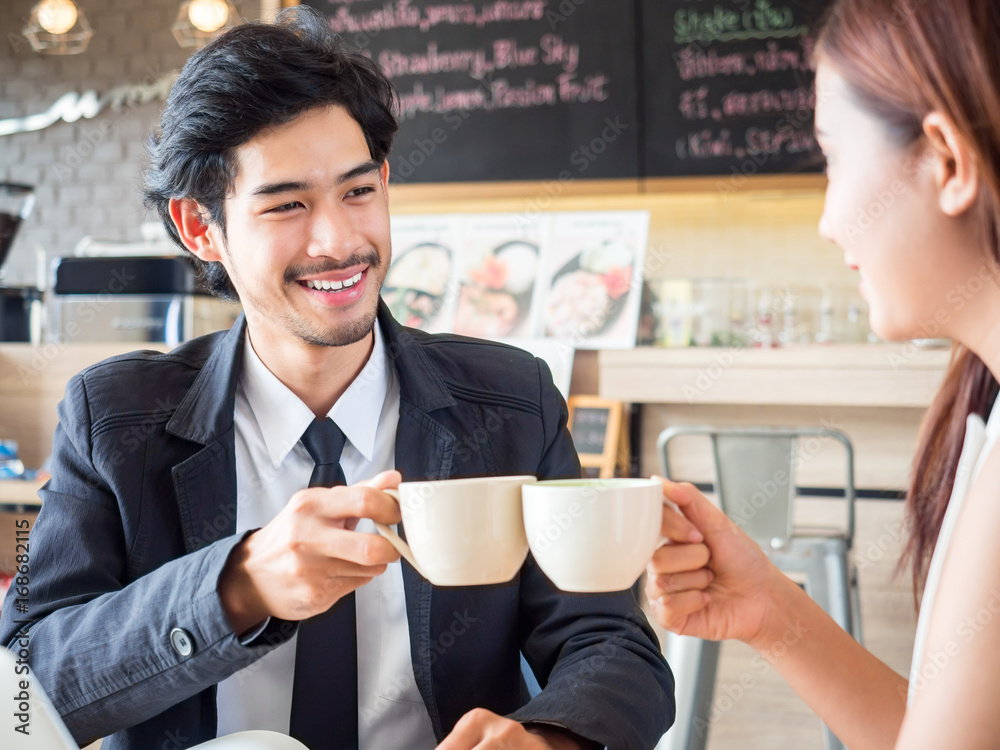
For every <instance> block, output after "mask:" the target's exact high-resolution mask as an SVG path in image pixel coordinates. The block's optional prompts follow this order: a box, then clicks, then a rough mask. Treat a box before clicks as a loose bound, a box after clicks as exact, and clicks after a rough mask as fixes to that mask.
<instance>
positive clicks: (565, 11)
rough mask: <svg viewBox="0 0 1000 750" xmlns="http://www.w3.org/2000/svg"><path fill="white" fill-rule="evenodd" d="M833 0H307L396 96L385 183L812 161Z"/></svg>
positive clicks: (559, 177)
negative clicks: (816, 53)
mask: <svg viewBox="0 0 1000 750" xmlns="http://www.w3.org/2000/svg"><path fill="white" fill-rule="evenodd" d="M830 1H831V0H468V1H466V2H460V1H459V0H453V1H452V2H449V0H430V1H428V0H303V2H304V4H306V5H310V6H312V7H314V8H316V9H318V10H320V11H321V12H323V13H325V14H326V16H327V18H328V19H329V22H330V27H331V28H332V29H333V30H334V31H336V32H337V33H338V34H340V35H341V36H343V37H344V38H345V39H346V40H347V41H348V42H352V43H354V44H355V45H357V46H358V47H359V48H360V49H361V50H362V51H363V52H364V53H365V54H366V55H369V56H370V57H371V58H372V59H373V60H375V61H376V62H378V64H379V65H380V66H381V67H382V69H383V70H384V71H385V73H386V74H387V75H388V76H389V78H390V80H391V81H392V83H393V85H394V86H395V87H396V90H397V91H398V92H399V97H400V110H401V111H400V132H399V135H398V136H397V138H396V141H395V143H394V145H393V150H392V154H391V156H390V167H391V177H390V179H391V181H392V182H394V183H422V182H476V181H490V180H550V181H555V182H557V183H563V184H564V183H567V182H572V181H575V180H580V179H594V178H605V179H606V178H621V177H671V176H694V175H731V176H735V177H738V178H740V179H742V178H743V177H745V176H750V175H754V174H765V173H779V172H808V171H819V169H820V167H819V164H820V160H819V152H818V149H817V147H816V144H815V139H814V138H813V133H812V129H813V110H814V107H815V94H814V92H813V78H814V69H813V62H812V60H811V53H812V50H813V46H814V43H815V35H816V34H815V30H816V27H817V24H818V21H819V20H820V18H821V16H822V13H823V12H824V10H825V8H826V7H827V6H828V5H829V3H830Z"/></svg>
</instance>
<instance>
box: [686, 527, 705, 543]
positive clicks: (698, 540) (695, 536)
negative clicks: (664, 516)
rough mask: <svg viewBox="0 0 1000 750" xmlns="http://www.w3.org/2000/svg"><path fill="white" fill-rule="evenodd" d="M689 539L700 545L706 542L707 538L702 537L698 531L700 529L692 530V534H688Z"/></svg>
mask: <svg viewBox="0 0 1000 750" xmlns="http://www.w3.org/2000/svg"><path fill="white" fill-rule="evenodd" d="M688 539H689V540H691V541H692V542H694V543H695V544H699V543H701V542H704V541H705V537H703V536H702V535H701V532H700V531H698V529H691V533H690V534H688Z"/></svg>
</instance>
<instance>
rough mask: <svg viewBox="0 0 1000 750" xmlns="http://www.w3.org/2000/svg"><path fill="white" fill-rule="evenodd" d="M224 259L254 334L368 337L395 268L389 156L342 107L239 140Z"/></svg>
mask: <svg viewBox="0 0 1000 750" xmlns="http://www.w3.org/2000/svg"><path fill="white" fill-rule="evenodd" d="M235 166H236V170H237V177H236V181H235V185H234V189H233V191H232V193H231V194H230V195H229V196H228V197H227V198H226V202H225V212H226V234H227V238H226V242H222V238H221V232H220V231H219V229H218V227H215V226H213V227H211V228H210V230H209V232H210V234H213V243H212V244H213V246H215V247H217V248H220V250H219V255H220V257H219V258H218V259H219V260H220V261H221V262H222V264H223V265H224V266H225V268H226V271H227V272H228V273H229V277H230V279H231V280H232V282H233V286H235V287H236V291H237V292H239V295H240V300H241V301H242V303H243V307H244V309H245V310H246V314H247V320H248V323H249V325H250V331H251V336H252V337H254V340H255V341H256V340H257V339H258V338H263V337H267V338H268V339H272V340H274V343H278V342H279V341H283V340H284V341H287V340H288V339H289V338H294V339H297V340H298V341H301V342H303V343H305V344H308V345H312V346H345V345H347V344H352V343H355V342H357V341H360V340H361V339H363V338H364V337H365V336H367V335H368V334H369V333H370V332H371V330H372V326H373V324H374V322H375V315H376V308H377V305H378V296H379V290H380V289H381V287H382V281H383V280H384V279H385V275H386V272H387V271H388V268H389V259H390V241H389V209H388V201H387V184H386V183H387V181H388V178H389V170H388V165H387V164H385V163H383V164H377V163H375V162H374V161H373V160H372V158H371V154H370V153H369V151H368V145H367V144H366V143H365V138H364V135H363V133H362V131H361V127H360V126H359V125H358V123H357V121H356V120H354V119H353V118H352V117H351V116H350V115H349V114H348V113H347V111H346V110H345V109H343V108H342V107H339V106H328V107H319V108H316V109H313V110H309V111H307V112H305V113H304V114H302V115H300V116H299V117H297V118H296V119H294V120H292V121H291V122H289V123H287V124H284V125H278V126H276V127H273V128H270V129H267V130H265V131H263V132H262V133H260V134H258V135H257V136H256V137H255V138H253V139H252V140H250V141H248V142H247V143H245V144H243V145H242V146H240V147H239V148H238V149H236V153H235Z"/></svg>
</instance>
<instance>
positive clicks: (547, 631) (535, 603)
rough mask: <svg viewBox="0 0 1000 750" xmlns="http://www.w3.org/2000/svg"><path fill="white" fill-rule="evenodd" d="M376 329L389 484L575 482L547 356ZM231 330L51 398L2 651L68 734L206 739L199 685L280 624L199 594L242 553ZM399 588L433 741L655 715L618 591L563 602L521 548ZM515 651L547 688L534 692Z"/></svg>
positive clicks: (617, 735)
mask: <svg viewBox="0 0 1000 750" xmlns="http://www.w3.org/2000/svg"><path fill="white" fill-rule="evenodd" d="M379 324H380V325H381V326H382V330H383V332H384V334H385V344H386V347H387V351H388V353H389V355H390V357H391V359H392V360H393V362H394V364H395V367H396V371H397V373H398V376H399V385H400V414H399V428H398V433H397V436H396V463H397V468H398V469H399V470H400V471H401V472H402V474H403V477H404V479H410V480H414V479H434V478H444V477H455V476H464V475H490V474H535V475H537V476H539V477H561V476H573V475H578V474H579V463H578V461H577V457H576V454H575V452H574V450H573V445H572V442H571V439H570V437H569V434H568V431H567V429H566V407H565V404H564V402H563V400H562V398H561V396H560V395H559V393H558V391H557V390H556V389H555V387H554V386H553V385H552V379H551V376H550V374H549V371H548V368H546V367H545V365H544V364H543V363H541V362H540V361H539V360H536V359H535V358H534V357H532V356H530V355H528V354H526V353H525V352H522V351H520V350H518V349H514V348H511V347H506V346H500V345H496V344H492V343H487V342H483V341H477V340H473V339H466V338H460V337H455V336H430V335H427V334H424V333H421V332H419V331H413V330H409V329H403V328H401V327H400V326H399V325H398V324H396V322H395V321H394V320H393V319H392V318H391V317H390V316H389V314H388V312H387V311H386V309H385V308H384V306H383V307H381V308H380V311H379ZM244 327H245V323H244V321H243V319H242V318H241V319H240V321H239V322H238V323H237V325H235V326H234V327H233V328H232V330H230V331H229V332H219V333H215V334H211V335H209V336H205V337H202V338H199V339H195V340H193V341H190V342H188V343H185V344H183V345H182V346H180V347H178V348H177V349H175V350H174V351H172V352H170V353H167V354H161V353H157V352H135V353H132V354H128V355H124V356H120V357H115V358H113V359H109V360H106V361H104V362H102V363H100V364H97V365H94V366H93V367H90V368H88V369H86V370H84V371H83V372H82V373H80V374H78V375H76V376H75V377H74V378H73V379H72V380H71V381H70V382H69V384H68V385H67V388H66V397H65V399H64V400H63V401H62V402H61V403H60V405H59V419H60V421H59V426H58V428H57V430H56V435H55V440H54V445H53V458H52V479H51V480H50V481H49V482H48V483H47V484H46V485H45V487H44V488H43V489H42V490H41V493H40V494H41V496H42V499H43V501H44V503H43V506H42V510H41V513H40V514H39V517H38V520H37V522H36V525H35V527H34V529H33V530H32V533H31V538H30V553H31V557H30V576H29V578H30V611H29V615H28V618H27V619H30V622H29V623H23V622H21V623H18V622H15V613H14V612H13V608H12V607H11V606H5V607H3V611H2V617H0V641H2V642H3V643H7V644H11V643H12V641H13V640H14V639H15V635H16V634H17V633H18V631H19V630H27V632H28V633H29V635H30V654H31V656H30V659H31V667H32V671H33V674H34V679H37V680H39V681H40V683H41V684H42V685H43V686H44V688H45V690H46V691H47V692H48V694H49V696H50V697H51V699H52V701H53V702H54V704H55V707H56V709H57V710H58V711H59V713H60V714H61V715H62V716H63V719H64V721H65V722H66V724H67V725H68V727H69V729H70V731H71V732H72V733H73V735H74V737H75V738H76V739H77V740H79V741H81V742H84V741H86V740H90V739H92V738H95V737H101V736H105V735H112V736H111V737H110V738H109V739H108V740H106V741H105V743H104V748H105V750H121V749H124V748H130V749H134V750H151V749H153V748H157V749H158V748H161V747H170V748H186V747H190V746H192V745H195V744H197V743H199V742H203V741H205V740H207V739H211V738H212V737H214V736H215V733H216V698H215V692H216V691H215V685H216V683H218V682H219V681H221V680H222V679H225V678H226V677H228V676H229V675H231V674H233V673H235V672H236V671H238V670H240V669H242V668H244V667H246V666H248V665H250V664H252V663H253V662H254V661H256V660H257V659H258V658H260V657H261V656H263V655H264V654H265V653H267V652H268V651H270V650H271V649H273V648H275V647H276V646H277V645H279V644H280V643H282V642H284V640H286V639H287V638H288V637H289V636H290V635H291V633H293V632H294V628H295V626H294V624H289V623H283V622H281V621H275V622H272V626H271V628H270V629H269V632H268V633H266V634H265V636H266V637H264V638H258V639H257V640H255V641H254V643H253V645H250V646H244V645H241V644H240V642H239V640H238V639H237V638H236V637H235V636H234V635H233V633H232V632H231V630H230V628H229V626H228V624H227V620H226V618H225V615H224V613H223V611H222V608H221V605H220V603H219V598H218V595H217V593H216V584H217V581H218V578H219V574H220V572H221V569H222V566H223V564H224V563H225V561H226V557H227V555H228V554H229V551H230V550H231V549H232V547H233V546H234V545H235V544H236V543H237V542H238V541H239V538H238V537H236V536H235V519H236V508H237V504H238V502H239V496H238V492H237V486H236V464H235V447H234V430H233V411H234V404H235V391H236V383H237V378H238V375H239V372H240V364H241V359H242V352H243V341H244V335H243V334H244ZM248 491H252V488H240V489H239V492H240V493H244V492H248ZM403 579H404V588H405V591H406V607H407V617H408V623H409V628H410V638H411V644H412V659H413V669H414V674H415V676H416V682H417V686H418V688H419V690H420V693H421V695H422V696H423V699H424V702H425V703H426V705H427V710H428V712H429V713H430V717H431V721H432V724H433V727H434V732H435V734H436V735H437V736H438V738H439V739H440V738H443V737H444V736H445V735H446V734H447V733H448V732H449V731H450V730H451V728H452V727H453V726H454V725H455V723H456V722H457V721H458V719H459V718H460V717H461V716H462V715H463V714H464V713H465V712H467V711H468V710H470V709H472V708H475V707H485V708H488V709H490V710H492V711H494V712H496V713H499V714H505V715H509V716H511V717H513V718H516V719H518V720H520V721H543V722H552V723H555V724H559V725H562V726H565V727H567V728H569V729H570V730H572V731H573V732H575V733H577V734H578V735H580V736H582V737H587V738H589V739H592V740H595V741H597V742H600V743H602V744H604V745H607V746H608V747H611V748H628V749H630V750H631V749H633V748H646V747H651V746H653V745H654V744H655V743H656V741H657V739H658V738H659V737H660V735H661V734H662V733H663V732H664V731H666V729H667V727H668V726H670V724H671V723H672V721H673V717H674V701H673V679H672V677H671V674H670V671H669V669H668V668H667V666H666V663H665V662H664V660H663V658H662V656H661V655H660V651H659V648H658V644H657V640H656V637H655V635H654V634H653V633H652V631H651V630H650V628H649V625H648V623H647V622H646V620H645V618H644V617H643V615H642V613H641V611H640V610H639V608H638V607H637V605H636V602H635V600H634V597H633V596H632V595H631V594H630V593H628V592H625V593H621V594H613V595H600V596H579V595H568V594H563V593H561V592H559V591H557V590H556V589H555V588H554V587H552V586H551V584H550V583H549V582H548V580H547V579H546V578H545V576H544V575H543V574H542V573H541V571H540V570H539V569H538V568H537V566H536V565H535V564H534V562H533V560H532V559H531V558H530V556H529V559H528V561H527V562H526V563H525V565H524V567H523V568H522V570H521V572H520V574H519V575H518V577H517V578H515V579H514V580H513V581H511V582H510V583H508V584H503V585H499V586H489V587H468V588H451V589H446V588H437V587H434V586H432V585H431V584H430V583H428V582H427V581H426V580H424V579H422V578H421V577H420V576H419V575H417V573H416V572H415V571H414V570H413V569H412V568H410V567H409V566H407V565H404V566H403ZM21 618H22V619H25V618H24V617H23V615H22V616H21ZM178 628H179V629H181V630H182V631H183V633H184V635H185V636H186V638H187V639H188V640H189V642H190V644H191V649H185V648H183V647H181V648H178V647H177V643H176V640H177V639H176V634H175V638H174V643H172V640H171V632H172V631H174V630H175V629H178ZM188 650H189V651H190V653H187V654H184V653H183V652H184V651H188ZM519 651H520V652H523V653H524V655H525V658H526V659H527V661H528V662H529V664H530V665H531V667H532V669H533V670H534V672H535V674H536V676H537V678H538V680H539V682H540V683H541V685H542V686H543V688H544V689H543V690H542V692H541V693H540V694H539V695H537V696H536V697H535V698H533V699H531V700H528V696H527V693H526V691H525V690H524V685H523V679H522V678H521V675H520V671H519V656H518V653H519Z"/></svg>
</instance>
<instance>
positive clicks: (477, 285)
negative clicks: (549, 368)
mask: <svg viewBox="0 0 1000 750" xmlns="http://www.w3.org/2000/svg"><path fill="white" fill-rule="evenodd" d="M548 224H549V221H548V219H547V218H545V217H526V216H523V215H520V214H502V213H498V214H470V215H467V216H466V217H465V220H464V222H463V225H462V229H461V238H462V239H461V242H462V250H461V253H459V255H458V257H457V258H456V259H455V262H456V269H455V271H456V277H457V281H456V291H457V295H458V297H457V301H456V304H455V315H454V322H453V323H452V326H451V330H452V331H453V332H454V333H458V334H462V335H464V336H474V337H476V338H485V339H494V340H496V339H507V338H520V337H526V336H530V335H531V334H532V332H533V331H534V330H535V328H536V326H537V322H536V319H537V307H538V305H537V297H538V292H539V289H538V285H537V284H536V280H537V278H538V273H539V268H540V267H541V263H542V259H541V252H542V248H543V245H544V242H545V240H546V238H547V230H548Z"/></svg>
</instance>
